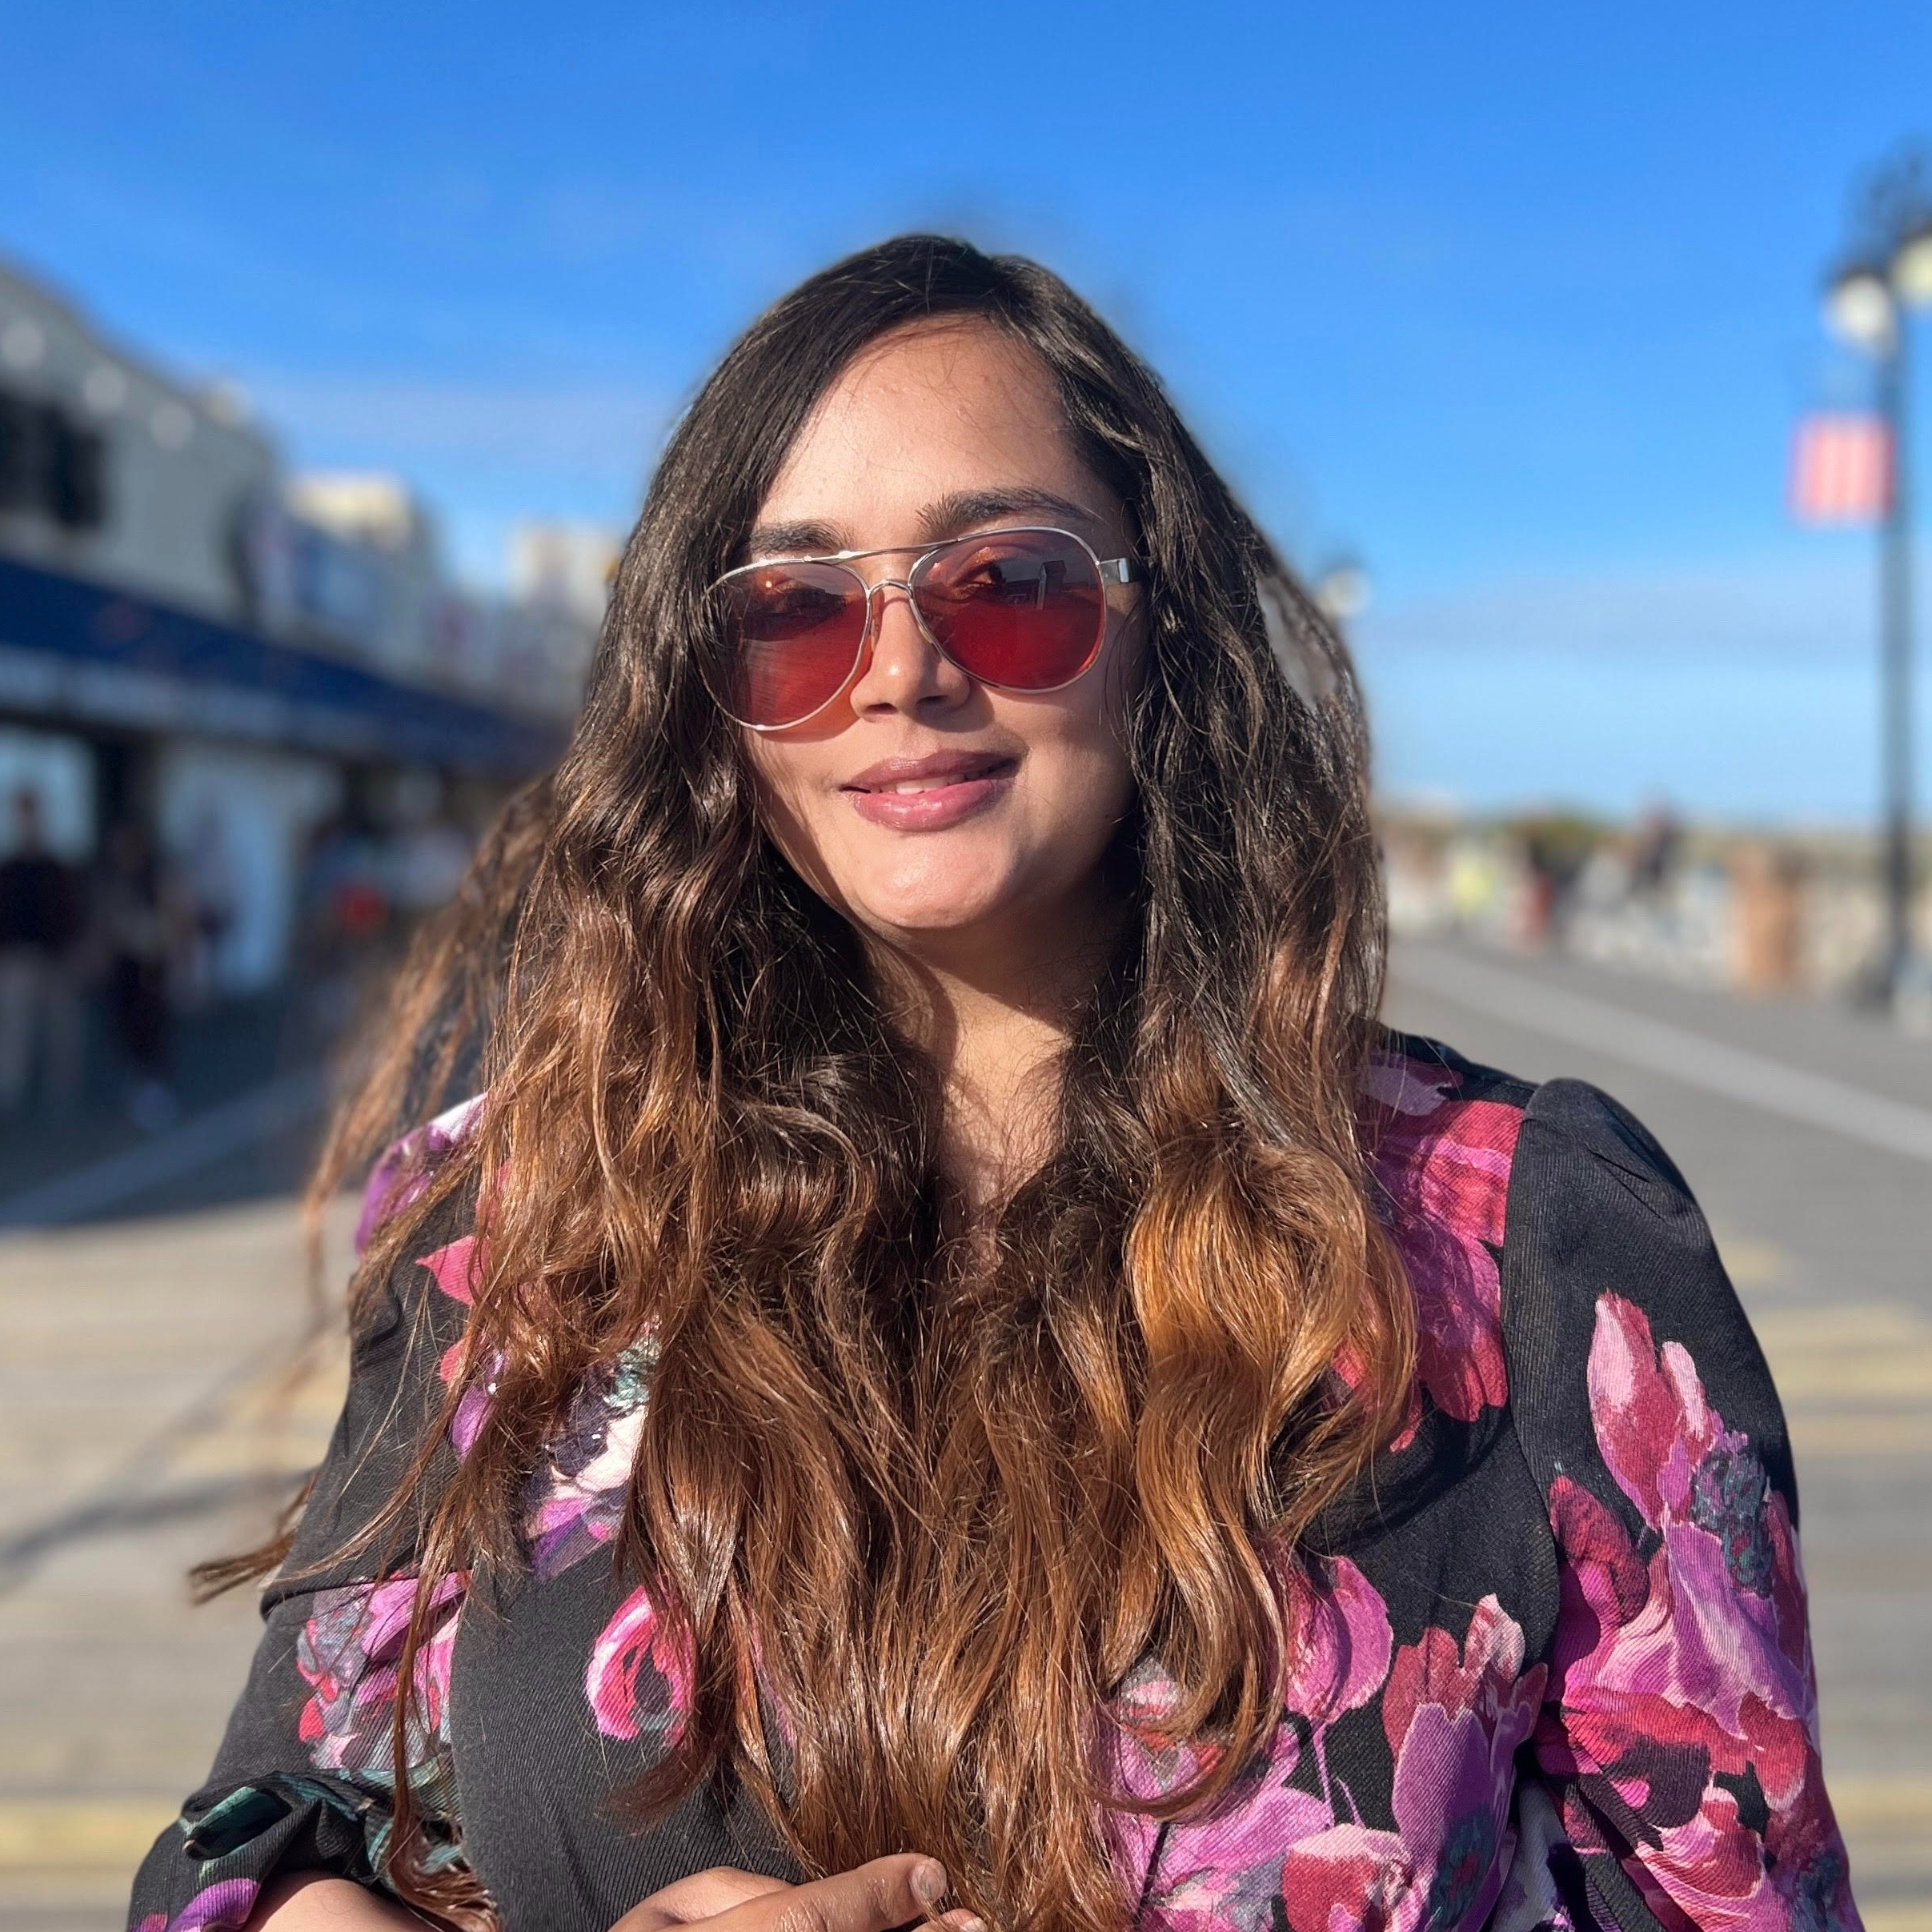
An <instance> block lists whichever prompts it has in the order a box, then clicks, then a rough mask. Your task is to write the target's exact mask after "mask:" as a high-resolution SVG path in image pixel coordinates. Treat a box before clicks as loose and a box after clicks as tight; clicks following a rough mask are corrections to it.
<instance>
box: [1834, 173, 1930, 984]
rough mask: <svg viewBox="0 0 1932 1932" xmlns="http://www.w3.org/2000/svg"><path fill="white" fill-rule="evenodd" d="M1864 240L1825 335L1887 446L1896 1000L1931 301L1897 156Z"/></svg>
mask: <svg viewBox="0 0 1932 1932" xmlns="http://www.w3.org/2000/svg"><path fill="white" fill-rule="evenodd" d="M1864 225H1865V227H1866V241H1865V243H1864V245H1863V246H1862V247H1861V248H1860V249H1859V251H1858V253H1857V254H1856V255H1854V256H1853V257H1852V258H1851V259H1850V260H1848V261H1847V262H1846V263H1844V264H1842V266H1841V267H1839V268H1838V271H1836V272H1835V273H1834V275H1832V277H1831V279H1830V283H1829V284H1828V286H1827V287H1826V298H1825V314H1826V321H1827V322H1828V323H1829V324H1830V327H1831V328H1832V329H1833V331H1834V332H1835V333H1836V334H1837V335H1840V336H1842V338H1843V339H1845V340H1846V341H1847V342H1850V343H1853V344H1854V346H1855V347H1858V348H1859V349H1861V350H1862V351H1864V352H1865V353H1866V355H1869V356H1870V358H1871V359H1872V361H1873V363H1874V371H1875V374H1876V375H1877V379H1878V380H1877V390H1878V412H1879V415H1880V417H1881V419H1882V420H1883V422H1884V424H1885V428H1886V443H1887V445H1888V447H1889V449H1890V459H1891V479H1890V491H1889V494H1888V497H1887V500H1886V506H1885V514H1884V518H1883V520H1882V523H1881V526H1880V535H1879V545H1880V550H1879V566H1878V599H1879V620H1878V633H1879V666H1880V687H1881V696H1880V706H1881V713H1882V727H1881V734H1882V767H1883V773H1884V777H1883V789H1884V796H1885V806H1884V817H1885V864H1884V882H1885V951H1884V955H1883V957H1882V960H1881V961H1880V963H1879V982H1878V990H1879V992H1880V995H1881V996H1882V998H1883V1000H1885V1002H1886V1004H1887V1005H1890V1004H1892V1003H1893V1002H1894V1000H1896V998H1897V996H1898V989H1899V986H1900V984H1901V982H1902V980H1903V979H1904V976H1905V973H1906V968H1907V966H1908V964H1910V960H1911V956H1912V806H1913V797H1912V792H1913V771H1912V765H1913V759H1912V629H1913V627H1912V488H1911V483H1912V463H1911V444H1910V411H1909V409H1908V407H1907V405H1908V400H1909V379H1910V347H1911V331H1910V319H1911V314H1912V311H1914V310H1915V309H1922V308H1926V307H1932V195H1928V194H1927V191H1926V186H1925V176H1924V170H1923V168H1922V165H1921V164H1920V163H1919V162H1918V161H1917V160H1916V159H1914V160H1910V161H1906V162H1902V163H1900V164H1898V165H1897V166H1894V167H1892V168H1890V169H1889V170H1886V171H1884V172H1883V173H1882V174H1879V175H1878V177H1877V178H1876V179H1874V182H1873V183H1872V185H1871V187H1870V190H1869V192H1868V198H1867V202H1866V214H1865V222H1864Z"/></svg>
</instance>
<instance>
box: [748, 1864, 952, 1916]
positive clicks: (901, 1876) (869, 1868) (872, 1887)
mask: <svg viewBox="0 0 1932 1932" xmlns="http://www.w3.org/2000/svg"><path fill="white" fill-rule="evenodd" d="M946 1886H947V1878H946V1868H945V1867H944V1866H943V1865H941V1864H940V1862H939V1861H938V1860H937V1859H936V1858H926V1857H924V1856H923V1855H922V1854H920V1853H918V1852H896V1853H894V1854H892V1856H891V1857H890V1858H874V1859H873V1860H872V1862H871V1863H870V1864H867V1865H861V1866H856V1868H855V1869H854V1870H851V1871H848V1872H839V1873H836V1874H834V1876H832V1878H816V1879H814V1880H813V1881H812V1883H811V1884H809V1885H801V1886H795V1887H794V1888H793V1889H792V1890H791V1891H790V1892H788V1893H787V1894H786V1895H785V1896H784V1898H769V1899H764V1898H761V1899H754V1900H752V1902H750V1903H749V1904H748V1905H744V1906H740V1907H739V1908H738V1910H736V1911H735V1912H732V1913H730V1914H727V1915H726V1916H725V1917H724V1918H720V1919H719V1921H718V1922H717V1926H716V1932H892V1929H893V1928H894V1927H895V1926H904V1925H911V1924H915V1923H919V1922H924V1920H925V1919H926V1918H928V1915H929V1914H931V1912H932V1909H933V1908H934V1907H935V1906H936V1905H937V1904H938V1903H939V1902H940V1899H941V1898H944V1896H945V1895H946Z"/></svg>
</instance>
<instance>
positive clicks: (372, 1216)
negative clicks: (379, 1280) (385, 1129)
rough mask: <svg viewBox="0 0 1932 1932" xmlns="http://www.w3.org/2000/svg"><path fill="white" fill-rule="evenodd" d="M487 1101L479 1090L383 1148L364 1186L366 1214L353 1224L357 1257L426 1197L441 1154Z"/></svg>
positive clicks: (467, 1129) (472, 1122)
mask: <svg viewBox="0 0 1932 1932" xmlns="http://www.w3.org/2000/svg"><path fill="white" fill-rule="evenodd" d="M482 1109H483V1096H482V1095H481V1094H480V1093H479V1094H476V1095H474V1096H471V1098H470V1099H468V1100H463V1101H460V1102H459V1104H457V1105H455V1106H454V1107H452V1108H450V1109H449V1110H448V1112H446V1113H439V1114H438V1115H437V1116H436V1117H435V1120H431V1121H429V1122H427V1124H425V1125H423V1126H422V1127H419V1128H416V1129H415V1132H412V1133H407V1134H405V1135H404V1136H403V1138H402V1139H401V1140H398V1141H397V1142H396V1143H395V1144H394V1145H393V1146H391V1147H390V1148H386V1149H385V1150H384V1152H383V1155H382V1156H381V1157H380V1159H379V1160H377V1162H376V1164H375V1167H374V1168H372V1169H371V1172H370V1175H369V1180H368V1184H367V1186H366V1187H364V1188H363V1205H362V1212H361V1213H360V1215H359V1217H357V1220H356V1224H355V1252H356V1253H358V1254H359V1255H360V1254H363V1253H367V1249H368V1246H369V1244H370V1242H371V1241H373V1240H374V1239H375V1235H376V1231H377V1230H378V1229H379V1228H380V1227H381V1226H382V1225H383V1222H384V1221H387V1220H388V1219H389V1217H391V1215H392V1214H398V1213H401V1212H402V1210H403V1209H405V1208H407V1207H408V1206H410V1205H411V1204H412V1203H413V1202H415V1201H416V1200H419V1199H420V1198H421V1197H422V1194H423V1189H424V1188H426V1187H427V1185H428V1184H429V1180H430V1176H431V1174H432V1173H434V1172H435V1169H436V1168H437V1166H438V1165H439V1164H440V1163H441V1161H442V1160H443V1157H444V1156H446V1155H447V1153H448V1152H450V1150H451V1148H453V1147H455V1145H456V1144H457V1142H458V1141H459V1140H462V1139H463V1136H465V1135H466V1134H467V1133H468V1132H470V1130H471V1128H472V1127H474V1126H475V1124H476V1119H477V1116H478V1115H479V1113H480V1112H481V1111H482Z"/></svg>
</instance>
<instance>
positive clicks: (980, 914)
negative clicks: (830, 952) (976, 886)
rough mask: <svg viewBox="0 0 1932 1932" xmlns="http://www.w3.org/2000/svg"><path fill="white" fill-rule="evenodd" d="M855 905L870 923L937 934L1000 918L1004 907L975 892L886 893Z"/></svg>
mask: <svg viewBox="0 0 1932 1932" xmlns="http://www.w3.org/2000/svg"><path fill="white" fill-rule="evenodd" d="M853 909H854V910H855V911H856V912H857V913H858V914H859V916H860V918H861V919H863V920H864V921H865V922H866V923H867V924H869V925H872V926H874V927H877V928H884V930H886V931H888V932H902V933H904V934H906V935H907V936H908V937H916V936H918V935H919V934H920V933H922V932H929V933H932V934H935V935H936V934H940V933H950V932H962V931H964V930H966V929H967V928H970V927H973V926H976V925H980V924H984V922H985V921H987V920H991V919H995V918H997V917H998V916H999V914H1000V910H1001V908H1000V902H999V901H998V900H991V901H988V900H984V899H981V898H980V897H978V896H967V897H962V898H948V897H927V896H924V895H921V896H917V897H912V898H901V897H899V896H893V895H887V896H881V897H880V898H876V899H862V900H856V901H855V902H854V908H853Z"/></svg>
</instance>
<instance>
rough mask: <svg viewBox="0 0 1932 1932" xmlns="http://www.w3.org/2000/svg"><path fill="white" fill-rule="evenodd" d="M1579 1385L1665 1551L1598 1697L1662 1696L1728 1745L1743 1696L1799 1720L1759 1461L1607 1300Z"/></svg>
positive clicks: (1609, 1453)
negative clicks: (1619, 1693)
mask: <svg viewBox="0 0 1932 1932" xmlns="http://www.w3.org/2000/svg"><path fill="white" fill-rule="evenodd" d="M1589 1401H1590V1417H1591V1420H1592V1421H1593V1424H1594V1425H1595V1428H1596V1433H1597V1445H1598V1446H1599V1448H1600V1449H1601V1450H1602V1452H1603V1458H1604V1461H1605V1463H1606V1464H1607V1465H1609V1471H1610V1473H1611V1474H1612V1476H1613V1477H1615V1478H1616V1480H1617V1487H1618V1488H1619V1489H1621V1490H1622V1491H1623V1493H1624V1494H1625V1495H1626V1496H1627V1497H1629V1499H1630V1501H1632V1502H1633V1503H1634V1504H1635V1505H1636V1506H1637V1509H1638V1511H1639V1513H1641V1515H1642V1517H1643V1519H1644V1521H1645V1523H1646V1524H1648V1525H1649V1527H1650V1528H1651V1529H1653V1530H1655V1531H1656V1532H1657V1533H1658V1534H1659V1535H1660V1536H1661V1538H1662V1539H1663V1541H1662V1547H1661V1549H1660V1550H1659V1551H1658V1553H1657V1557H1653V1560H1652V1561H1651V1564H1650V1565H1649V1570H1650V1577H1651V1584H1652V1589H1651V1591H1650V1593H1649V1594H1650V1597H1651V1598H1652V1602H1651V1604H1650V1605H1649V1628H1648V1629H1647V1630H1646V1631H1645V1633H1643V1635H1642V1636H1641V1637H1637V1627H1636V1625H1633V1626H1632V1627H1631V1628H1630V1629H1629V1630H1626V1632H1625V1633H1624V1634H1623V1635H1622V1637H1621V1638H1620V1641H1619V1642H1618V1645H1617V1649H1618V1652H1619V1657H1618V1659H1617V1662H1616V1664H1615V1665H1613V1666H1612V1671H1613V1675H1612V1677H1606V1678H1605V1679H1604V1681H1605V1684H1606V1685H1610V1684H1611V1683H1613V1682H1614V1683H1615V1684H1616V1685H1617V1686H1618V1687H1627V1688H1629V1689H1633V1690H1638V1691H1650V1690H1658V1689H1661V1690H1665V1691H1666V1692H1667V1693H1668V1694H1669V1696H1670V1698H1671V1700H1672V1702H1675V1703H1678V1704H1681V1705H1683V1706H1688V1707H1689V1708H1692V1709H1694V1710H1699V1711H1702V1712H1705V1713H1706V1714H1709V1715H1710V1716H1711V1717H1712V1718H1714V1719H1715V1720H1716V1721H1717V1722H1718V1723H1719V1724H1720V1725H1721V1726H1722V1727H1723V1729H1724V1730H1726V1731H1727V1732H1729V1733H1730V1734H1734V1735H1735V1734H1737V1733H1738V1729H1739V1722H1740V1721H1739V1715H1738V1699H1739V1698H1740V1696H1741V1694H1742V1693H1743V1691H1744V1690H1745V1689H1746V1688H1750V1689H1753V1690H1754V1691H1755V1693H1756V1694H1757V1695H1758V1697H1759V1698H1762V1699H1763V1700H1765V1701H1766V1702H1769V1703H1770V1705H1771V1706H1773V1707H1774V1709H1776V1710H1778V1712H1779V1713H1780V1714H1782V1715H1783V1716H1786V1717H1797V1716H1798V1714H1800V1713H1802V1712H1804V1711H1808V1710H1810V1708H1811V1705H1812V1702H1813V1692H1812V1688H1811V1684H1810V1654H1809V1646H1808V1645H1807V1643H1806V1637H1805V1621H1804V1615H1803V1607H1802V1594H1801V1593H1802V1584H1801V1583H1800V1582H1799V1581H1798V1575H1799V1573H1798V1553H1797V1549H1796V1544H1795V1540H1794V1537H1793V1535H1792V1531H1791V1524H1790V1514H1789V1512H1788V1511H1787V1510H1786V1507H1785V1502H1784V1498H1783V1497H1781V1496H1779V1495H1778V1493H1776V1492H1775V1491H1774V1490H1773V1489H1771V1487H1770V1484H1769V1483H1768V1482H1767V1481H1766V1477H1765V1472H1764V1465H1762V1463H1761V1462H1760V1461H1758V1453H1757V1451H1756V1450H1755V1449H1754V1448H1753V1447H1752V1446H1751V1444H1750V1441H1749V1440H1748V1439H1747V1438H1746V1437H1743V1436H1741V1435H1738V1434H1736V1433H1734V1432H1732V1431H1730V1430H1727V1429H1726V1428H1725V1426H1724V1421H1723V1418H1722V1417H1721V1416H1719V1415H1718V1413H1717V1412H1716V1411H1715V1410H1714V1409H1711V1408H1710V1406H1709V1405H1708V1404H1707V1403H1706V1400H1705V1396H1704V1388H1703V1384H1702V1381H1700V1380H1699V1379H1698V1372H1697V1365H1696V1364H1695V1363H1694V1362H1693V1361H1692V1360H1691V1358H1690V1356H1689V1353H1688V1352H1687V1351H1686V1350H1685V1349H1684V1348H1683V1347H1682V1346H1681V1344H1679V1343H1677V1342H1674V1341H1671V1342H1666V1343H1665V1345H1664V1346H1663V1348H1662V1349H1661V1351H1660V1350H1659V1349H1657V1347H1656V1346H1655V1345H1654V1343H1653V1340H1652V1337H1651V1333H1650V1325H1649V1321H1647V1320H1646V1319H1645V1315H1644V1313H1643V1311H1642V1309H1639V1308H1637V1306H1636V1305H1634V1304H1633V1303H1631V1302H1629V1301H1624V1300H1623V1299H1622V1298H1621V1297H1619V1296H1617V1295H1605V1296H1603V1297H1601V1298H1600V1299H1599V1301H1598V1302H1597V1326H1596V1332H1595V1334H1594V1336H1593V1337H1592V1340H1591V1343H1590V1355H1589ZM1781 1578H1785V1579H1788V1580H1789V1582H1788V1585H1786V1587H1780V1579H1781ZM1659 1586H1661V1588H1660V1587H1659ZM1633 1638H1636V1641H1633Z"/></svg>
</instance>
